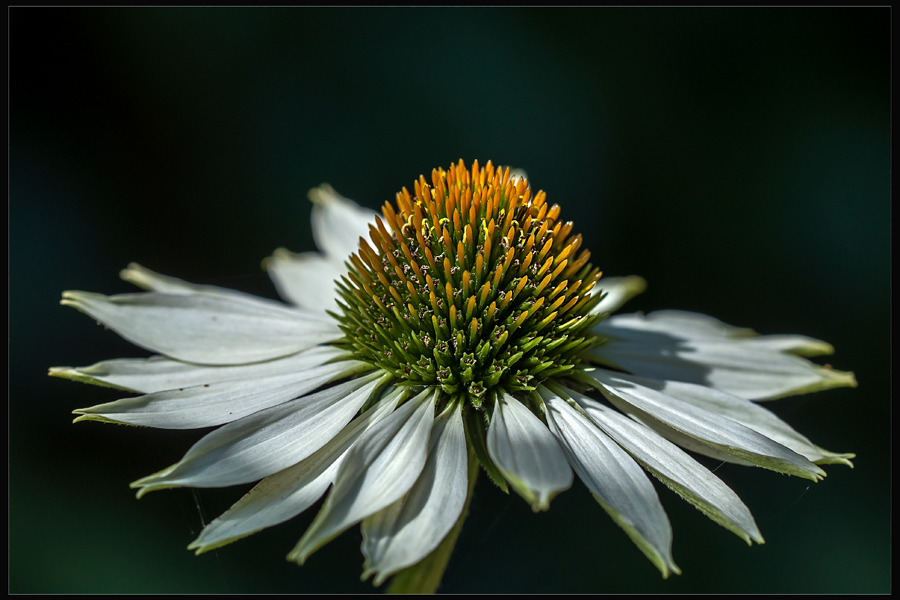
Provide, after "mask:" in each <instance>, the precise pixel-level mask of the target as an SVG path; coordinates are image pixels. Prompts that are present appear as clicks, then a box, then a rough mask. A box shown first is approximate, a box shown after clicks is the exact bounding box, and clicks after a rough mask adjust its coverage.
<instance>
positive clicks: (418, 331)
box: [335, 160, 601, 407]
mask: <svg viewBox="0 0 900 600" xmlns="http://www.w3.org/2000/svg"><path fill="white" fill-rule="evenodd" d="M413 189H414V195H410V193H409V192H408V191H407V189H406V188H403V190H402V191H401V192H400V193H398V194H397V199H396V204H394V205H392V204H391V203H389V202H388V203H385V205H384V207H383V208H382V215H383V219H380V218H379V219H376V224H375V225H374V226H370V239H371V243H369V242H367V241H366V240H365V239H364V238H360V250H359V252H358V253H356V254H354V255H353V256H352V257H350V261H349V263H348V268H349V273H348V274H347V275H346V276H345V277H343V278H342V280H341V281H340V282H339V283H338V289H339V292H340V297H341V301H340V302H339V304H340V306H341V311H342V314H336V315H335V316H336V317H337V318H338V320H339V322H340V326H341V329H342V330H343V331H344V333H345V334H346V338H345V339H344V340H343V341H342V344H343V345H345V346H346V347H347V348H348V349H349V350H351V351H352V352H353V354H354V357H355V358H357V359H358V360H362V361H366V362H368V363H370V364H373V365H376V366H378V367H380V368H382V369H384V370H385V371H388V372H390V373H392V374H393V375H394V377H395V378H396V380H397V383H398V384H399V385H408V386H415V387H419V386H437V387H440V388H441V389H442V390H443V391H444V392H445V393H447V394H449V395H450V396H453V397H458V398H461V399H464V400H467V401H468V402H469V403H471V404H472V405H473V406H475V407H479V406H480V405H481V404H482V403H483V402H484V401H485V400H486V399H487V398H488V397H489V396H492V395H494V394H496V393H498V392H500V391H504V392H506V393H513V392H515V391H520V390H532V389H534V387H535V386H536V385H537V384H538V383H540V382H541V381H543V380H545V379H547V378H548V377H553V376H560V375H564V374H565V373H566V372H567V371H569V370H571V369H572V368H573V367H575V366H576V365H577V364H578V363H579V358H578V356H579V355H580V354H581V353H582V352H583V351H584V350H586V349H587V348H590V347H591V346H593V345H594V344H595V343H596V338H595V337H594V336H593V335H591V333H590V327H591V325H592V324H593V323H595V322H596V320H597V318H598V317H596V316H594V315H591V314H590V309H591V308H592V307H593V306H594V305H595V304H596V303H597V301H599V297H597V296H592V295H591V293H590V292H591V289H592V288H593V287H594V284H595V283H596V282H597V280H598V279H599V278H600V275H601V274H600V272H599V271H598V270H597V269H594V268H593V267H592V265H591V264H590V263H589V262H588V259H589V258H590V252H588V251H587V250H580V246H581V241H582V240H581V236H580V235H575V236H572V235H570V234H571V231H572V223H571V222H567V223H563V222H560V221H558V217H559V213H560V209H559V206H557V205H553V206H552V207H551V206H548V205H547V202H546V195H545V194H544V192H542V191H541V192H538V193H537V194H534V195H532V191H531V188H530V187H529V185H528V181H527V180H526V179H524V178H521V177H514V176H511V175H510V170H509V168H508V167H507V168H506V169H505V170H503V169H502V168H500V169H494V166H493V165H492V164H491V163H490V162H488V163H487V164H486V165H485V167H484V168H483V169H482V168H479V166H478V162H477V161H476V162H475V163H474V164H473V165H472V169H471V170H468V169H466V167H465V165H464V164H463V161H462V160H460V161H459V164H457V165H451V166H450V168H449V169H448V170H447V171H444V170H443V169H440V168H438V169H435V170H434V171H432V172H431V182H430V184H429V182H427V181H426V180H425V178H424V177H423V176H420V177H419V180H418V181H416V182H415V184H414V187H413Z"/></svg>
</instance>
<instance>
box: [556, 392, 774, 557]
mask: <svg viewBox="0 0 900 600" xmlns="http://www.w3.org/2000/svg"><path fill="white" fill-rule="evenodd" d="M562 391H563V392H564V393H565V395H567V396H568V397H570V398H572V399H573V400H575V401H576V402H577V403H578V405H579V406H580V407H581V409H582V410H584V412H585V413H586V414H587V415H588V416H589V417H590V418H591V419H592V420H593V421H594V423H596V424H597V426H598V427H599V428H600V429H601V430H603V432H604V433H605V434H606V435H608V436H609V437H611V438H612V439H613V440H614V441H615V442H616V443H617V444H619V446H621V447H622V448H623V449H624V450H625V451H626V452H628V454H630V455H631V456H632V458H634V459H635V460H636V461H638V462H639V463H640V464H641V466H643V467H644V468H645V469H647V470H648V471H650V472H651V473H652V474H653V475H654V476H655V477H656V478H657V479H659V480H660V481H662V482H663V483H664V484H665V485H666V486H667V487H668V488H669V489H671V490H672V491H674V492H675V493H676V494H678V495H679V496H681V497H682V498H684V499H685V500H687V501H688V502H690V503H691V504H693V505H694V506H695V507H696V508H697V509H699V510H700V511H701V512H702V513H703V514H705V515H706V516H708V517H709V518H710V519H712V520H713V521H715V522H716V523H718V524H720V525H722V526H723V527H725V528H726V529H728V530H729V531H732V532H734V533H735V534H737V535H738V536H739V537H740V538H742V539H743V540H744V541H746V542H747V543H748V544H750V543H751V541H755V542H756V543H758V544H762V543H763V538H762V535H761V534H760V533H759V528H758V527H757V526H756V521H755V520H754V519H753V515H751V514H750V510H749V509H748V508H747V506H746V505H745V504H744V503H743V502H741V499H740V498H739V497H738V495H737V494H735V493H734V492H733V491H732V490H731V489H730V488H729V487H728V486H727V485H725V484H724V483H722V481H721V480H720V479H719V478H718V477H716V476H715V475H713V474H712V472H710V471H709V469H707V468H706V467H704V466H703V465H701V464H700V463H698V462H697V461H696V460H694V459H693V458H691V457H690V456H688V454H687V453H685V452H684V451H683V450H681V449H680V448H679V447H678V446H676V445H675V444H673V443H671V442H669V441H668V440H666V439H665V438H663V437H662V436H660V435H659V434H657V433H656V432H655V431H653V430H652V429H650V428H649V427H645V426H643V425H641V424H639V423H636V422H634V421H632V420H631V419H629V418H628V417H626V416H625V415H622V414H620V413H618V412H616V411H614V410H611V409H609V408H606V407H605V406H603V405H602V404H600V403H599V402H596V401H594V400H592V399H590V398H588V397H587V396H584V395H582V394H579V393H578V392H575V391H573V390H569V389H563V390H562ZM542 395H543V393H542Z"/></svg>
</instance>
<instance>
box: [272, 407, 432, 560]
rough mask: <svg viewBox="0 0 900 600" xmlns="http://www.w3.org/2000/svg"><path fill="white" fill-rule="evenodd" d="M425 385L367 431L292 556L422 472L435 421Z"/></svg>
mask: <svg viewBox="0 0 900 600" xmlns="http://www.w3.org/2000/svg"><path fill="white" fill-rule="evenodd" d="M434 395H435V392H433V391H432V390H426V391H424V392H422V393H421V394H419V395H418V396H416V397H415V398H413V399H411V400H408V401H407V402H406V404H404V405H402V406H401V407H400V408H398V409H397V410H395V411H394V412H393V413H392V414H391V415H390V416H389V417H387V418H385V419H383V420H382V421H379V422H378V423H377V424H376V425H374V426H373V427H372V428H371V429H369V430H368V431H366V432H365V433H364V434H363V435H362V436H361V437H360V438H359V439H358V440H357V441H356V443H355V444H354V445H353V447H352V448H351V449H350V450H349V451H348V452H347V457H346V458H345V459H344V460H343V461H342V462H341V467H340V469H339V471H338V474H337V477H336V478H335V481H334V488H333V489H332V490H331V494H329V495H328V499H327V500H326V501H325V505H324V506H323V507H322V510H321V511H319V514H318V515H316V519H315V521H313V523H312V525H310V527H309V529H308V530H307V531H306V533H305V534H304V535H303V538H302V539H301V540H300V541H299V542H298V543H297V545H296V546H295V547H294V549H293V550H292V551H291V553H290V554H289V555H288V560H293V561H296V562H298V563H300V564H303V563H304V562H305V561H306V559H307V558H309V556H310V555H311V554H312V553H313V552H315V551H316V550H317V549H318V548H320V547H321V546H323V545H324V544H326V543H328V542H329V541H330V540H332V539H333V538H335V537H336V536H338V535H340V533H341V532H342V531H344V530H345V529H347V528H348V527H351V526H352V525H354V524H356V523H359V522H360V521H362V520H363V519H365V518H366V517H368V516H369V515H371V514H374V513H376V512H378V511H380V510H381V509H383V508H385V507H386V506H388V505H390V504H392V503H394V502H396V501H397V500H399V499H400V498H401V497H402V496H403V495H404V494H406V492H407V491H409V489H410V488H411V487H412V485H413V483H415V481H416V479H418V477H419V473H421V472H422V467H423V466H424V465H425V460H426V457H427V453H428V439H429V437H430V435H431V425H432V423H433V421H434Z"/></svg>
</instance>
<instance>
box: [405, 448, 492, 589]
mask: <svg viewBox="0 0 900 600" xmlns="http://www.w3.org/2000/svg"><path fill="white" fill-rule="evenodd" d="M477 479H478V459H477V458H476V457H475V453H474V452H472V449H471V448H469V491H468V493H467V495H466V504H465V506H463V510H462V513H461V514H460V515H459V519H458V520H457V521H456V525H454V526H453V529H451V530H450V533H448V534H447V537H445V538H444V541H443V542H441V543H440V545H439V546H438V547H437V548H435V549H434V551H433V552H432V553H431V554H429V555H428V556H426V557H425V558H423V559H422V560H421V561H419V562H418V563H416V564H414V565H413V566H411V567H407V568H405V569H403V570H402V571H399V572H398V573H397V574H396V575H394V577H393V578H392V579H391V585H390V586H389V587H388V589H387V593H388V594H433V593H434V592H435V591H436V590H437V588H438V586H439V585H440V584H441V579H442V578H443V577H444V570H446V568H447V562H448V561H449V560H450V555H451V554H453V547H454V546H456V539H457V538H458V537H459V532H460V531H462V526H463V522H465V520H466V517H467V516H469V504H470V503H471V502H472V492H473V491H474V490H475V481H476V480H477Z"/></svg>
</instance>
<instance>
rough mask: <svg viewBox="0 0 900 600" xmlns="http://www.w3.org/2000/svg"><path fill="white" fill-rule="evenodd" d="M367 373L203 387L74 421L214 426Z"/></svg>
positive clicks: (326, 372) (95, 409) (352, 367)
mask: <svg viewBox="0 0 900 600" xmlns="http://www.w3.org/2000/svg"><path fill="white" fill-rule="evenodd" d="M368 370H371V366H369V365H368V364H366V363H362V362H358V361H342V362H338V363H331V364H327V365H321V366H319V367H314V368H312V369H306V370H301V371H294V372H288V373H282V374H280V375H273V376H270V377H265V378H250V379H241V380H238V381H222V382H218V383H206V384H202V385H195V386H192V387H186V388H180V389H174V390H166V391H163V392H155V393H153V394H148V395H146V396H139V397H137V398H125V399H123V400H117V401H115V402H107V403H106V404H98V405H96V406H92V407H90V408H82V409H79V410H76V411H75V414H78V415H82V416H80V417H78V418H77V419H75V421H76V422H78V421H83V420H88V421H90V420H94V421H106V422H109V421H112V422H114V423H128V424H130V425H141V426H144V427H158V428H161V429H198V428H200V427H213V426H215V425H222V424H223V423H231V422H232V421H237V420H238V419H241V418H243V417H246V416H247V415H250V414H253V413H255V412H257V411H260V410H263V409H266V408H270V407H273V406H277V405H279V404H282V403H284V402H287V401H288V400H292V399H294V398H299V397H300V396H303V395H304V394H308V393H309V392H312V391H313V390H316V389H318V388H319V387H321V386H322V385H324V384H326V383H328V382H329V381H335V380H338V379H343V378H344V377H348V376H351V375H355V374H358V373H361V372H364V371H368Z"/></svg>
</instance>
